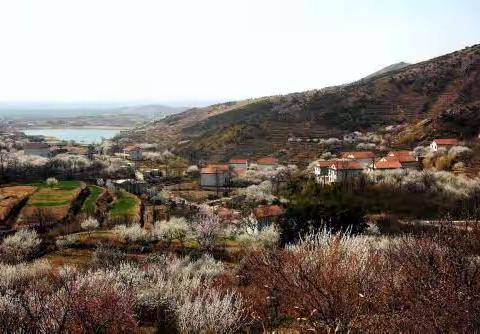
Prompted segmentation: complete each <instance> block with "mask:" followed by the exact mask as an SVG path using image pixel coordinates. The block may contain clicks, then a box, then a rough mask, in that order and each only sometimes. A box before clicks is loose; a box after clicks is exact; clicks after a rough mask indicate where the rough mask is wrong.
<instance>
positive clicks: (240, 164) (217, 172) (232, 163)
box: [200, 157, 279, 188]
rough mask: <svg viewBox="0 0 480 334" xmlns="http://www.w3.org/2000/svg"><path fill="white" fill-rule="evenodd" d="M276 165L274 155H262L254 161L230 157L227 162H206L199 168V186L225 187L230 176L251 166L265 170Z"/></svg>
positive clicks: (276, 160)
mask: <svg viewBox="0 0 480 334" xmlns="http://www.w3.org/2000/svg"><path fill="white" fill-rule="evenodd" d="M278 166H279V163H278V159H277V158H274V157H263V158H260V159H257V160H256V161H254V162H249V161H248V159H231V160H229V161H228V163H227V164H208V165H206V166H204V167H202V168H201V169H200V186H202V187H215V188H218V187H226V186H228V184H229V183H230V180H231V178H232V177H235V176H241V175H243V174H244V173H245V172H246V171H247V170H249V169H251V168H255V169H257V170H267V169H275V168H277V167H278Z"/></svg>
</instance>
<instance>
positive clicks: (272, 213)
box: [253, 205, 283, 219]
mask: <svg viewBox="0 0 480 334" xmlns="http://www.w3.org/2000/svg"><path fill="white" fill-rule="evenodd" d="M253 214H254V215H255V217H256V218H257V219H260V218H270V217H280V216H281V215H283V209H282V208H281V207H280V206H278V205H259V206H257V207H256V208H255V209H253Z"/></svg>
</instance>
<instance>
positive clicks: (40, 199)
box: [28, 181, 82, 207]
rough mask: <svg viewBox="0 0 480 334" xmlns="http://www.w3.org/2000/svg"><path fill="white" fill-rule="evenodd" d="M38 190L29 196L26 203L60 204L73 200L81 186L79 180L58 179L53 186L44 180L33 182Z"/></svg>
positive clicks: (42, 205) (40, 204)
mask: <svg viewBox="0 0 480 334" xmlns="http://www.w3.org/2000/svg"><path fill="white" fill-rule="evenodd" d="M33 185H34V186H35V187H37V188H38V190H37V191H36V192H35V193H34V194H33V195H32V196H31V197H30V199H29V201H28V205H30V206H35V207H50V206H62V205H67V204H69V203H70V202H71V201H72V200H74V199H75V198H76V197H77V196H78V194H79V192H80V190H81V188H82V182H79V181H60V182H59V183H58V184H57V185H55V186H53V187H49V186H47V185H46V184H45V183H44V182H40V183H35V184H33Z"/></svg>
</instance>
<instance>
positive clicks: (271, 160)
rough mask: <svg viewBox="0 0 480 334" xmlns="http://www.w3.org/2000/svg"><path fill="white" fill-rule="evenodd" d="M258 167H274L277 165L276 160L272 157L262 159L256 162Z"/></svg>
mask: <svg viewBox="0 0 480 334" xmlns="http://www.w3.org/2000/svg"><path fill="white" fill-rule="evenodd" d="M257 164H259V165H276V164H278V159H277V158H274V157H264V158H260V159H258V160H257Z"/></svg>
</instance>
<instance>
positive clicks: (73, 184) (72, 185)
mask: <svg viewBox="0 0 480 334" xmlns="http://www.w3.org/2000/svg"><path fill="white" fill-rule="evenodd" d="M32 185H33V186H35V187H37V188H39V189H41V188H50V189H57V190H74V189H77V188H80V187H81V186H82V182H80V181H59V182H58V184H57V185H55V186H54V187H49V186H48V185H47V184H46V183H45V182H36V183H32Z"/></svg>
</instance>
